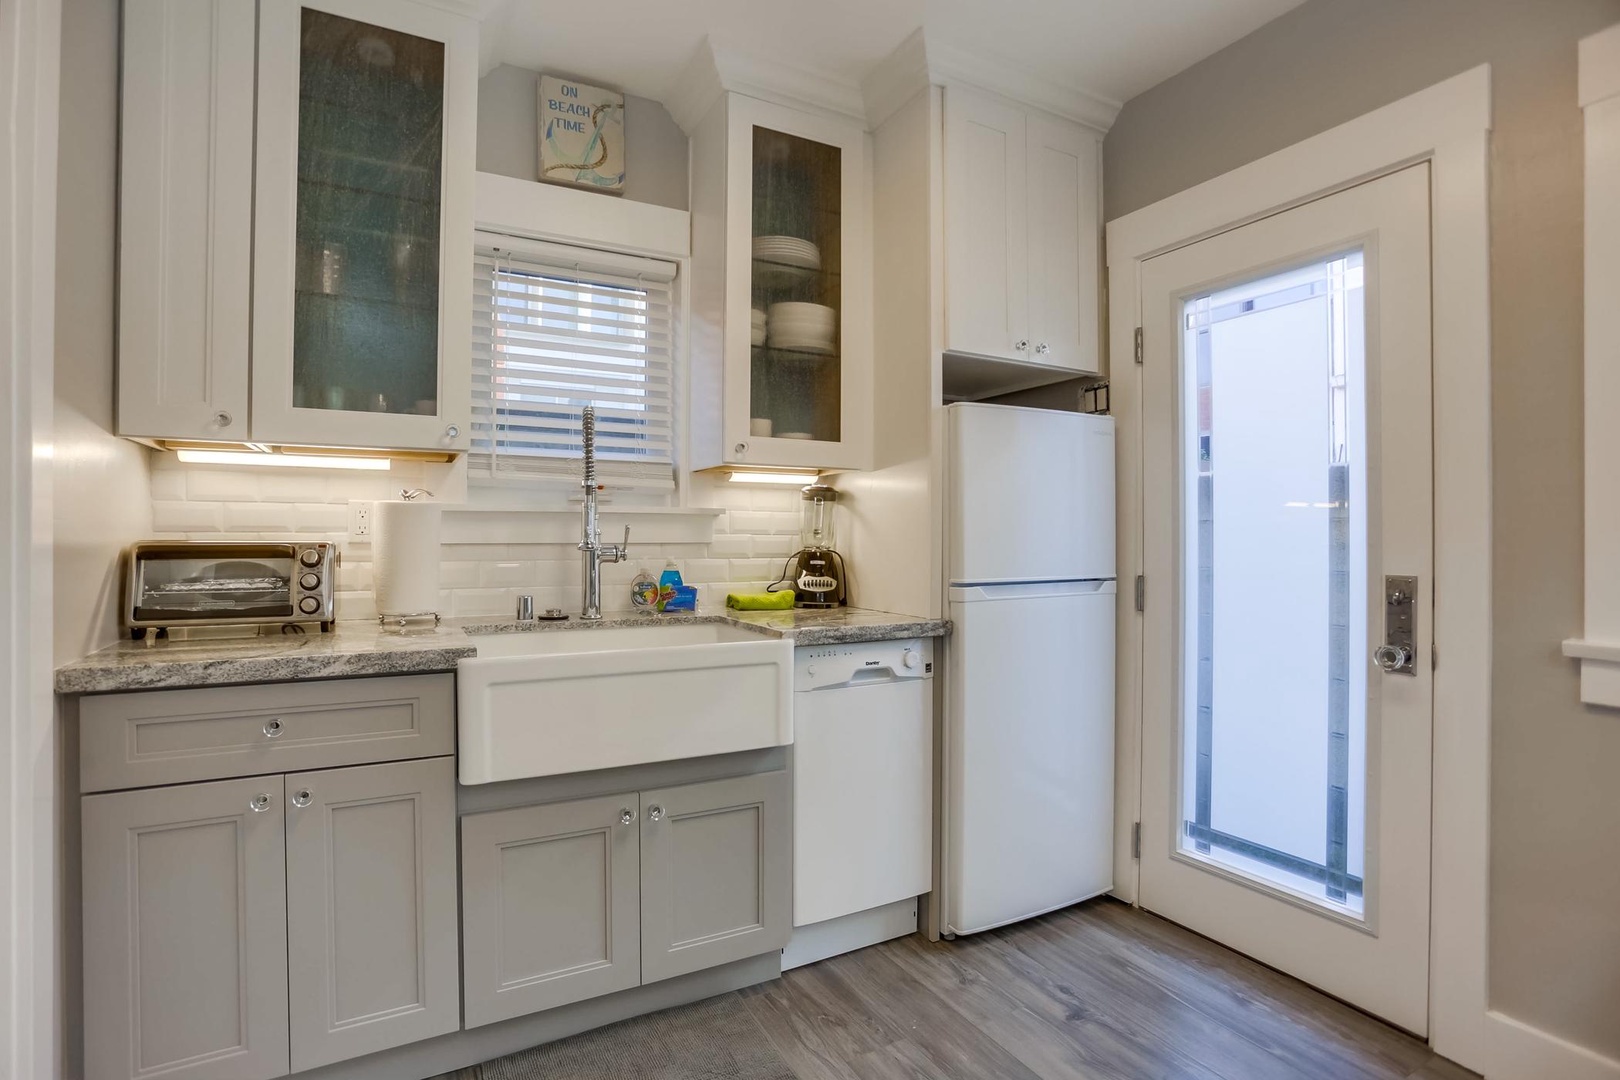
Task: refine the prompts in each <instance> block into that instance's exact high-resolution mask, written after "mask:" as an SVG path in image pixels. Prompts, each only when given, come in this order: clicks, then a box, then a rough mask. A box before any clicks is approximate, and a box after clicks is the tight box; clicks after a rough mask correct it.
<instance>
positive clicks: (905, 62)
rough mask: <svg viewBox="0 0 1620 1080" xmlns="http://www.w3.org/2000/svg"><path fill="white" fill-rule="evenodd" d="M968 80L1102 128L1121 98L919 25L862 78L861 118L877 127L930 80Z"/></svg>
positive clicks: (1115, 113) (964, 83) (969, 83)
mask: <svg viewBox="0 0 1620 1080" xmlns="http://www.w3.org/2000/svg"><path fill="white" fill-rule="evenodd" d="M952 84H956V85H961V86H972V87H976V88H977V89H980V90H988V91H990V92H991V93H993V94H999V95H1000V96H1002V97H1004V98H1009V99H1011V100H1013V101H1017V102H1020V103H1021V104H1024V105H1030V106H1034V107H1035V108H1037V109H1042V110H1044V111H1046V112H1049V113H1052V114H1053V115H1055V116H1061V117H1063V118H1065V119H1068V120H1072V121H1074V122H1075V123H1077V124H1082V125H1084V126H1085V127H1088V128H1091V129H1093V130H1094V131H1096V132H1098V133H1099V134H1103V133H1106V132H1107V131H1108V129H1109V128H1110V127H1112V126H1113V123H1114V119H1115V117H1117V116H1118V115H1119V110H1120V103H1119V102H1117V101H1114V100H1113V99H1111V98H1105V97H1103V96H1102V95H1100V94H1093V93H1091V92H1090V91H1088V90H1082V89H1079V88H1078V87H1072V86H1063V85H1060V84H1058V83H1054V82H1051V81H1050V80H1047V79H1043V78H1041V77H1039V76H1037V75H1033V74H1030V73H1029V72H1028V71H1027V70H1025V69H1024V67H1023V66H1022V65H1020V64H1019V63H1018V62H1017V61H1013V60H1008V59H1005V58H1004V57H999V56H994V55H991V54H988V53H984V52H981V51H979V50H969V49H965V48H962V47H961V46H958V45H953V44H949V43H947V42H942V41H940V40H938V39H937V38H934V37H932V36H930V35H929V34H928V32H927V30H926V29H925V28H921V27H919V28H918V29H917V30H916V31H915V32H914V33H913V34H912V35H911V36H910V37H908V38H906V40H904V41H902V42H901V43H900V44H899V45H898V46H897V47H896V48H895V50H894V52H892V53H890V54H889V56H888V58H887V59H885V60H884V61H883V62H882V63H880V64H879V65H878V66H877V67H876V68H874V69H873V70H872V72H871V73H870V74H869V75H867V77H866V79H865V80H864V81H863V82H862V83H861V89H862V91H863V94H864V97H865V99H866V120H867V123H868V124H870V125H871V126H872V127H874V128H875V127H877V126H878V125H879V124H881V123H883V121H885V120H887V119H888V118H889V117H890V116H892V115H893V114H894V112H895V110H897V109H899V108H900V106H902V105H904V104H905V103H906V102H907V101H910V100H911V99H912V98H913V97H915V96H916V95H917V94H918V93H919V92H920V91H921V90H922V89H923V88H924V87H926V86H929V85H937V86H950V85H952Z"/></svg>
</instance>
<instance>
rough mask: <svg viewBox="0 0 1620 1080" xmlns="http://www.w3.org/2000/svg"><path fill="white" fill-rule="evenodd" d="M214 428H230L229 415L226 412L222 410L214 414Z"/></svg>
mask: <svg viewBox="0 0 1620 1080" xmlns="http://www.w3.org/2000/svg"><path fill="white" fill-rule="evenodd" d="M214 426H215V427H230V426H231V414H230V413H228V412H226V411H225V410H224V409H221V410H219V412H217V413H215V414H214Z"/></svg>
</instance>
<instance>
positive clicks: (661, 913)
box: [641, 771, 793, 983]
mask: <svg viewBox="0 0 1620 1080" xmlns="http://www.w3.org/2000/svg"><path fill="white" fill-rule="evenodd" d="M792 806H793V786H792V782H791V780H790V779H789V777H788V774H787V772H786V771H776V772H767V773H757V774H754V775H752V776H739V777H734V778H732V779H728V780H714V781H711V782H709V783H705V784H685V785H682V786H680V787H671V788H664V789H661V790H657V791H643V792H642V793H641V807H642V825H641V981H642V982H644V983H650V982H657V981H658V980H659V979H668V978H671V977H673V976H676V975H684V974H686V973H687V972H689V971H698V970H701V969H702V968H709V967H714V966H716V965H718V964H725V963H730V962H731V961H733V960H743V959H746V958H748V957H750V956H758V955H759V954H760V953H764V952H770V951H771V950H773V949H781V948H784V947H786V945H787V943H788V938H789V937H790V936H791V935H792V933H793V910H792V897H793V821H792V818H791V814H792V812H793V811H792Z"/></svg>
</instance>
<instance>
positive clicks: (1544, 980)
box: [1103, 0, 1620, 1057]
mask: <svg viewBox="0 0 1620 1080" xmlns="http://www.w3.org/2000/svg"><path fill="white" fill-rule="evenodd" d="M1616 21H1620V0H1559V2H1557V3H1547V2H1541V3H1525V2H1524V0H1423V2H1421V3H1414V2H1412V0H1361V2H1359V3H1354V4H1349V3H1344V2H1343V0H1308V2H1307V3H1305V4H1303V5H1301V6H1300V7H1298V8H1295V9H1294V10H1293V11H1291V12H1289V13H1288V14H1286V15H1284V16H1282V17H1281V18H1279V19H1277V20H1276V21H1275V22H1272V23H1270V24H1268V25H1267V26H1264V27H1262V28H1261V29H1260V30H1258V31H1256V32H1255V33H1253V34H1251V35H1250V36H1249V37H1247V38H1244V39H1243V40H1241V41H1239V42H1237V43H1235V44H1234V45H1231V46H1229V47H1228V48H1226V49H1224V50H1222V51H1221V52H1219V53H1216V54H1215V55H1214V56H1211V57H1210V58H1208V59H1206V60H1204V61H1202V62H1201V63H1199V64H1196V65H1194V66H1193V67H1192V68H1190V69H1188V70H1187V71H1185V72H1183V73H1182V74H1180V75H1178V76H1176V77H1174V78H1172V79H1169V80H1167V81H1165V82H1164V83H1161V84H1160V85H1159V86H1157V87H1155V88H1153V89H1152V90H1149V91H1147V92H1146V93H1144V94H1142V95H1140V96H1138V97H1137V98H1135V99H1133V100H1132V101H1130V102H1127V103H1126V105H1125V108H1124V109H1123V110H1122V111H1121V113H1120V115H1119V119H1118V120H1117V121H1116V122H1115V124H1114V127H1113V128H1112V129H1111V130H1110V132H1109V134H1108V137H1107V140H1106V141H1105V142H1104V145H1103V160H1104V162H1105V176H1104V199H1105V204H1106V216H1107V217H1108V218H1110V219H1112V218H1115V217H1118V216H1120V215H1122V214H1125V213H1128V212H1130V211H1131V210H1134V209H1137V208H1140V207H1142V206H1146V205H1148V204H1150V203H1153V202H1156V201H1158V200H1159V199H1162V198H1164V197H1166V196H1168V195H1171V194H1174V193H1176V192H1178V191H1182V190H1185V189H1186V188H1189V187H1191V186H1193V185H1195V184H1197V183H1200V182H1202V181H1204V180H1207V179H1209V178H1211V177H1214V176H1218V175H1220V174H1222V173H1225V172H1228V171H1230V170H1231V169H1234V168H1236V167H1237V166H1239V165H1242V164H1245V163H1247V162H1250V161H1253V160H1255V159H1257V158H1260V157H1263V156H1264V155H1266V154H1267V153H1270V152H1272V151H1274V150H1278V149H1281V148H1282V147H1285V146H1288V145H1292V144H1293V143H1296V142H1299V141H1300V140H1302V139H1304V138H1307V137H1309V136H1311V135H1314V134H1316V133H1318V132H1321V131H1325V130H1327V129H1328V128H1331V127H1333V126H1335V125H1337V124H1340V123H1342V122H1344V121H1346V120H1350V119H1352V118H1354V117H1356V116H1360V115H1362V114H1363V113H1366V112H1369V111H1371V110H1373V109H1375V108H1377V107H1379V106H1381V105H1385V104H1388V103H1389V102H1391V101H1394V100H1397V99H1399V98H1401V97H1404V96H1406V95H1408V94H1411V93H1414V92H1416V91H1418V90H1420V89H1423V88H1425V87H1427V86H1430V85H1433V84H1434V83H1437V82H1439V81H1440V80H1442V79H1444V78H1447V77H1449V76H1451V75H1455V74H1457V73H1459V72H1461V71H1465V70H1467V69H1469V68H1471V67H1474V66H1476V65H1478V64H1480V63H1485V62H1489V63H1490V64H1491V68H1492V94H1493V98H1494V114H1495V129H1494V132H1493V135H1492V152H1491V178H1490V182H1491V208H1490V215H1491V222H1490V225H1491V240H1492V253H1491V295H1492V310H1491V312H1490V319H1491V339H1492V356H1491V394H1492V398H1493V403H1494V404H1493V415H1492V429H1493V447H1492V461H1493V470H1494V475H1493V478H1492V502H1493V508H1494V514H1495V522H1494V525H1493V529H1492V550H1493V554H1494V558H1495V567H1494V570H1493V576H1494V585H1493V598H1492V605H1493V610H1494V613H1495V621H1494V641H1493V654H1494V659H1493V671H1492V723H1493V732H1492V743H1491V758H1492V807H1491V821H1490V829H1491V850H1490V861H1491V893H1490V898H1489V907H1490V952H1489V964H1490V988H1489V993H1490V1003H1491V1007H1492V1008H1493V1009H1495V1010H1499V1011H1501V1012H1504V1013H1507V1014H1509V1015H1511V1016H1513V1017H1515V1018H1518V1019H1520V1020H1522V1021H1524V1022H1526V1023H1528V1024H1530V1025H1533V1026H1534V1027H1537V1028H1540V1029H1543V1030H1545V1031H1548V1032H1551V1033H1553V1034H1556V1035H1559V1036H1562V1037H1564V1038H1567V1039H1569V1040H1571V1041H1573V1042H1575V1043H1578V1044H1581V1045H1583V1046H1586V1047H1590V1048H1592V1049H1593V1050H1596V1051H1598V1052H1600V1053H1603V1054H1605V1055H1607V1056H1609V1057H1620V1025H1617V1024H1616V1023H1615V1018H1616V1017H1617V1016H1620V919H1617V918H1616V917H1615V912H1616V901H1615V897H1616V896H1620V859H1616V858H1614V854H1613V853H1614V852H1615V838H1616V837H1617V836H1620V799H1617V798H1616V797H1615V795H1614V791H1615V782H1614V777H1615V768H1616V764H1617V763H1620V716H1616V715H1615V714H1614V713H1613V712H1612V711H1605V710H1600V709H1593V708H1587V707H1585V706H1582V705H1581V703H1580V698H1579V692H1578V682H1577V680H1578V671H1577V668H1576V666H1575V662H1574V661H1570V660H1566V659H1564V658H1563V657H1562V656H1561V655H1560V652H1559V643H1560V642H1561V641H1562V640H1563V639H1564V638H1566V637H1571V636H1579V634H1580V627H1581V566H1582V558H1581V520H1582V518H1581V514H1582V506H1581V482H1580V477H1581V469H1582V443H1581V415H1582V410H1581V405H1582V396H1581V394H1582V387H1581V373H1582V366H1581V365H1582V348H1581V346H1582V332H1581V321H1582V307H1581V303H1582V301H1581V281H1582V276H1581V275H1582V269H1581V253H1582V239H1581V215H1582V175H1581V163H1582V149H1581V140H1582V124H1581V113H1580V109H1579V107H1578V106H1577V104H1576V96H1575V71H1576V68H1575V43H1576V41H1577V40H1579V39H1580V38H1581V37H1583V36H1585V35H1587V34H1590V33H1594V32H1596V31H1598V30H1601V29H1603V28H1604V27H1606V26H1609V25H1611V24H1613V23H1615V22H1616ZM1443 495H1444V493H1443V492H1442V493H1441V496H1442V497H1443ZM1437 645H1438V648H1439V652H1440V656H1441V658H1442V660H1441V662H1442V663H1444V657H1445V648H1446V647H1445V643H1444V642H1443V641H1442V642H1438V643H1437Z"/></svg>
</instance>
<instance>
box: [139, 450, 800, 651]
mask: <svg viewBox="0 0 1620 1080" xmlns="http://www.w3.org/2000/svg"><path fill="white" fill-rule="evenodd" d="M418 469H420V466H413V465H412V464H411V463H409V462H395V463H394V470H393V471H392V472H388V473H371V472H340V471H337V470H327V469H308V470H306V469H263V468H257V469H256V468H240V467H238V468H230V467H220V466H206V465H182V464H181V463H180V462H179V461H177V460H176V459H175V457H174V455H173V454H167V453H159V454H154V455H153V472H152V490H153V503H152V507H153V517H154V532H153V535H154V536H155V537H157V538H160V539H175V540H218V539H224V540H292V539H299V540H327V541H330V542H332V543H335V544H337V545H338V546H339V550H340V551H341V552H342V556H343V564H342V566H341V568H340V569H339V570H338V590H339V591H338V619H339V621H348V620H355V619H361V620H364V619H374V618H376V614H377V609H376V606H375V604H374V601H373V596H372V592H371V588H372V576H371V546H370V544H369V543H365V544H350V543H349V539H348V520H349V500H351V499H358V500H368V501H369V500H375V499H385V498H397V497H398V494H399V490H400V489H401V488H406V487H417V486H420V485H421V484H422V480H423V477H422V475H421V474H420V472H418V471H416V470H418ZM611 494H612V491H611V484H610V485H609V495H610V496H611ZM689 501H690V503H691V505H693V506H704V507H719V508H721V510H722V511H723V512H722V513H721V514H720V516H719V517H717V518H715V520H714V539H713V540H712V541H710V542H708V543H648V542H645V541H640V540H638V539H637V538H636V535H635V534H634V532H632V535H631V538H630V544H631V559H630V561H629V562H625V563H619V564H611V563H610V564H607V565H605V566H603V567H602V580H603V589H602V609H603V610H604V611H627V610H629V609H630V580H631V579H632V578H633V577H635V574H636V571H637V570H638V569H640V568H642V567H645V568H646V569H648V570H650V571H651V572H652V573H653V574H654V575H657V574H658V572H659V571H660V570H662V569H663V566H664V560H665V559H668V558H673V559H675V560H676V561H677V562H678V563H679V564H680V567H681V572H682V574H683V576H684V577H685V579H686V581H687V582H688V583H689V584H695V585H699V586H701V588H700V590H699V595H700V599H701V601H702V602H703V603H704V604H706V605H707V604H709V603H711V602H712V603H714V604H716V605H719V604H723V603H724V602H725V594H726V593H727V592H728V591H734V590H738V589H762V588H763V587H764V586H765V584H767V583H768V582H770V581H774V580H775V579H776V577H777V575H778V574H780V573H781V570H782V563H783V560H784V559H785V558H786V557H787V555H788V554H789V553H790V552H792V551H793V550H795V549H796V548H797V547H798V530H799V491H798V489H797V488H793V487H778V486H774V485H749V484H732V483H727V482H724V481H721V480H717V479H710V478H707V477H702V476H700V477H696V478H694V481H693V491H692V492H691V495H690V500H689ZM611 507H612V503H611V502H610V503H607V504H605V506H604V508H605V509H611ZM647 520H648V523H649V527H650V526H651V525H652V522H653V521H654V519H651V518H649V519H647ZM636 527H637V526H635V525H634V524H632V529H635V528H636ZM539 530H540V526H539V523H538V522H536V524H535V531H536V535H537V536H538V534H539ZM605 539H608V540H611V541H614V542H617V540H618V539H619V538H618V537H616V536H607V537H605ZM443 551H444V562H443V563H442V567H441V574H442V577H441V581H440V584H441V586H442V588H443V592H442V599H443V608H442V611H441V614H444V615H448V616H505V615H510V614H511V613H512V611H513V610H514V608H515V606H516V601H517V597H518V596H520V595H523V594H528V595H531V596H533V597H534V603H535V607H537V608H541V609H545V608H550V607H557V608H562V609H563V610H565V611H578V610H579V603H580V574H581V569H580V556H579V550H578V548H577V547H576V546H575V542H572V541H571V542H551V543H543V542H540V543H510V542H507V540H506V538H504V537H503V538H502V539H501V540H499V541H496V542H489V543H446V544H445V545H444V548H443Z"/></svg>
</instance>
